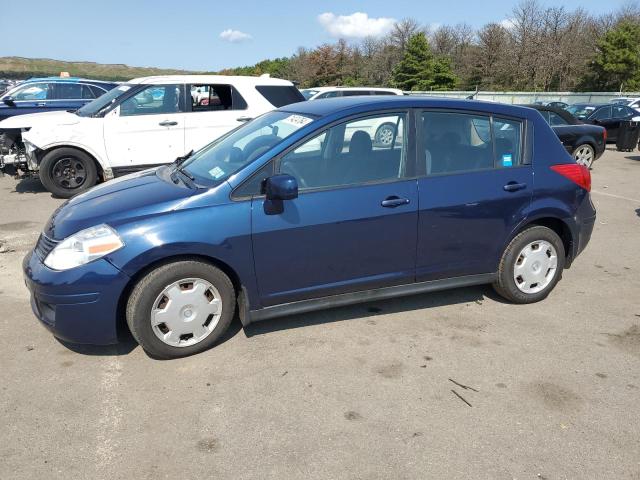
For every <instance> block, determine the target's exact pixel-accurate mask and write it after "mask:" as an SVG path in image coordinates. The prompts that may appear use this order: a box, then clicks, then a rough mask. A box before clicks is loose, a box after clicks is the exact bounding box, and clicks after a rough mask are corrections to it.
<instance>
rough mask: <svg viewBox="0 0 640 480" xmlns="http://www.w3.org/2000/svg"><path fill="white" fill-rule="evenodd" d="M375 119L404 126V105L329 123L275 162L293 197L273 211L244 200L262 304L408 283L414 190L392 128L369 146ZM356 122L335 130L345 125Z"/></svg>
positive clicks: (402, 144)
mask: <svg viewBox="0 0 640 480" xmlns="http://www.w3.org/2000/svg"><path fill="white" fill-rule="evenodd" d="M378 117H380V118H381V119H382V120H383V121H384V122H388V123H391V124H393V125H396V131H398V132H406V131H407V129H406V128H404V124H405V122H406V119H407V114H406V112H399V113H395V112H394V113H385V114H382V115H377V116H375V117H374V118H368V119H366V121H363V119H361V118H359V119H354V120H353V121H352V122H346V123H342V124H340V125H336V126H334V127H332V128H329V129H328V130H325V131H324V132H323V133H321V134H320V135H319V136H316V137H314V138H312V139H310V140H309V141H307V142H305V143H303V144H302V145H300V146H299V147H298V148H296V149H295V150H293V151H291V152H290V153H288V154H286V155H285V156H284V157H282V158H281V159H280V161H279V162H278V164H277V165H278V166H277V167H276V172H280V173H287V174H290V175H292V176H294V177H295V178H296V179H297V181H298V185H299V189H300V190H299V191H300V194H299V197H298V198H296V199H295V200H290V201H285V202H283V203H284V205H283V207H284V208H283V210H282V211H281V212H280V213H278V212H277V211H275V212H274V211H273V210H272V209H270V208H269V205H268V202H267V201H265V199H264V198H262V197H256V198H254V200H253V208H252V232H253V235H252V237H253V247H254V260H255V269H256V275H257V279H258V286H259V290H260V297H261V303H262V305H263V306H269V305H274V304H280V303H286V302H292V301H297V300H303V299H308V298H317V297H322V296H327V295H334V294H340V293H346V292H353V291H358V290H364V289H371V288H378V287H386V286H392V285H399V284H407V283H412V282H413V281H414V276H415V260H416V233H417V232H416V225H417V219H418V213H417V208H418V191H417V184H416V180H415V179H409V178H407V177H408V176H409V175H407V172H408V171H409V169H410V168H411V167H410V163H411V162H410V159H411V155H409V151H408V149H407V139H406V138H405V137H404V136H401V135H398V136H397V137H396V138H395V139H394V141H393V142H391V143H390V144H388V145H386V146H377V145H375V144H374V142H373V139H372V137H371V134H370V132H369V131H368V130H367V128H366V125H369V124H375V123H379V122H376V120H378ZM353 122H361V123H360V125H363V128H362V129H361V130H357V131H355V132H353V134H352V135H350V138H346V137H345V130H346V131H349V130H350V129H349V126H350V125H349V124H350V123H353Z"/></svg>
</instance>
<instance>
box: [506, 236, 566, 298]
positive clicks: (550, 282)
mask: <svg viewBox="0 0 640 480" xmlns="http://www.w3.org/2000/svg"><path fill="white" fill-rule="evenodd" d="M536 244H537V245H538V248H537V249H535V248H534V247H532V246H533V245H536ZM547 246H548V247H549V248H547ZM527 248H528V250H525V249H527ZM554 252H555V270H554V269H553V268H551V265H553V258H552V257H553V253H554ZM536 262H537V263H536ZM536 265H537V266H538V268H537V269H536ZM564 265H565V250H564V244H563V243H562V240H561V239H560V237H559V236H558V234H557V233H556V232H554V231H553V230H551V229H550V228H547V227H542V226H533V227H530V228H527V229H526V230H524V231H523V232H521V233H519V234H518V235H517V236H516V237H515V238H514V239H513V240H511V242H510V243H509V245H508V246H507V248H506V249H505V251H504V253H503V254H502V259H501V260H500V265H499V267H498V278H497V280H496V282H495V283H494V284H493V288H494V289H495V290H496V292H498V294H500V295H501V296H502V297H504V298H505V299H507V300H509V301H511V302H513V303H519V304H523V303H534V302H538V301H540V300H543V299H544V298H546V297H547V295H549V293H550V292H551V290H553V289H554V287H555V286H556V284H557V283H558V281H559V280H560V278H562V271H563V270H564ZM516 268H518V270H519V271H518V272H516ZM545 272H546V273H545ZM536 281H538V282H537V283H536Z"/></svg>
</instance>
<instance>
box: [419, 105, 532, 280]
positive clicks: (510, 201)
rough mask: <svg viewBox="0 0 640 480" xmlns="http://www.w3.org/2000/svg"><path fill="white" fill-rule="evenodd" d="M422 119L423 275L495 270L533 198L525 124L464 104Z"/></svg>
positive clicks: (430, 277)
mask: <svg viewBox="0 0 640 480" xmlns="http://www.w3.org/2000/svg"><path fill="white" fill-rule="evenodd" d="M419 118H420V121H419V122H418V126H419V127H420V129H419V130H420V139H421V144H420V146H419V147H418V169H419V170H418V171H419V172H421V173H422V175H421V177H420V178H419V180H418V189H419V199H420V200H419V202H420V207H419V218H418V249H417V271H416V280H417V281H427V280H435V279H441V278H448V277H457V276H465V275H476V274H483V273H492V272H495V271H496V269H497V265H498V260H499V258H500V255H501V254H502V249H503V247H504V244H505V242H506V241H507V239H508V237H509V235H510V234H511V232H512V231H513V230H514V228H515V227H516V226H517V225H518V223H520V222H521V221H522V220H523V219H524V217H525V211H526V209H527V207H528V206H529V204H530V202H531V197H532V191H533V171H532V168H531V165H530V164H528V156H527V154H526V152H527V148H525V145H526V142H525V130H526V129H525V124H524V122H523V121H521V120H519V119H511V118H500V117H492V116H490V115H487V114H481V113H477V114H476V113H469V112H456V111H436V110H433V111H431V110H425V111H422V112H420V115H419Z"/></svg>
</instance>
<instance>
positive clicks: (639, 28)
mask: <svg viewBox="0 0 640 480" xmlns="http://www.w3.org/2000/svg"><path fill="white" fill-rule="evenodd" d="M584 84H585V86H586V87H588V88H595V89H597V90H605V91H606V90H618V89H621V88H623V89H625V90H636V89H640V23H638V22H634V21H630V20H623V21H621V22H620V23H619V24H618V25H616V26H615V27H614V28H612V29H611V30H609V31H607V32H606V33H605V34H604V35H603V36H602V38H601V39H600V40H599V41H598V42H597V54H596V57H595V59H594V60H593V62H592V64H591V71H590V72H589V74H588V75H587V78H586V79H585V81H584Z"/></svg>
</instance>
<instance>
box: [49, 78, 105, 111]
mask: <svg viewBox="0 0 640 480" xmlns="http://www.w3.org/2000/svg"><path fill="white" fill-rule="evenodd" d="M51 86H52V88H53V99H52V100H51V101H50V102H49V109H55V110H77V109H78V108H80V107H82V106H83V105H85V104H87V103H88V102H90V101H91V100H93V99H94V98H95V96H93V93H92V91H91V89H90V88H89V86H88V85H83V84H80V83H72V82H56V83H53V84H52V85H51Z"/></svg>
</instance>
